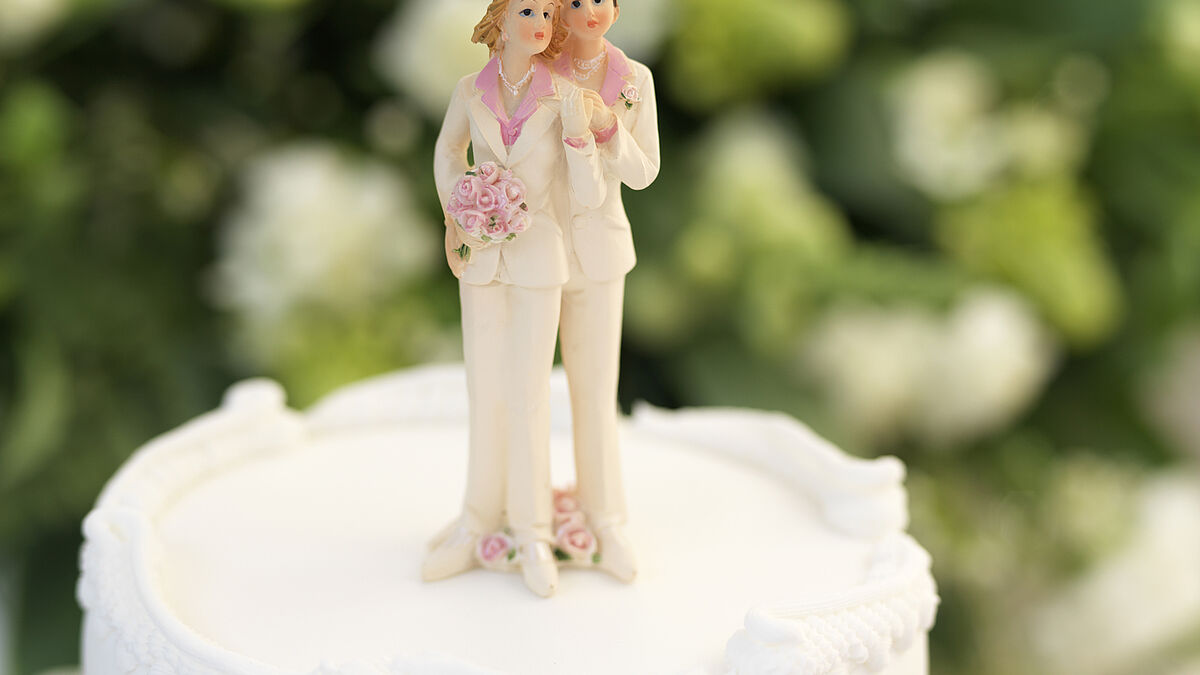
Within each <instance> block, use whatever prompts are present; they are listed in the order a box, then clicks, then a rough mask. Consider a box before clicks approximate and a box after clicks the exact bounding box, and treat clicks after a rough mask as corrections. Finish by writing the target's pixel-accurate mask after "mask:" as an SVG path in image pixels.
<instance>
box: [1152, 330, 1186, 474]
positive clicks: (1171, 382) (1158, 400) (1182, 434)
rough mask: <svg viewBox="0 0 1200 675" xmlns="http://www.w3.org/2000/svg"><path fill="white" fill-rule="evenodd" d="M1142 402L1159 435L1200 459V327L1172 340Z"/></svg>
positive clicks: (1183, 332) (1180, 334)
mask: <svg viewBox="0 0 1200 675" xmlns="http://www.w3.org/2000/svg"><path fill="white" fill-rule="evenodd" d="M1140 399H1141V405H1142V409H1143V410H1144V411H1145V412H1146V415H1147V416H1148V417H1149V418H1150V421H1151V422H1152V423H1153V424H1154V426H1155V427H1156V428H1157V429H1158V431H1159V433H1161V434H1162V435H1163V436H1164V437H1165V438H1166V439H1167V440H1168V441H1170V442H1171V443H1172V444H1174V445H1175V446H1176V447H1177V448H1178V449H1179V450H1183V451H1186V452H1191V453H1192V454H1194V455H1196V456H1197V457H1200V326H1193V327H1191V328H1189V329H1186V330H1184V331H1181V332H1180V333H1179V334H1177V335H1176V336H1174V338H1172V340H1171V341H1170V345H1169V347H1168V349H1167V354H1166V358H1165V359H1164V360H1163V362H1162V364H1161V365H1160V366H1159V367H1158V368H1155V369H1154V370H1153V372H1152V373H1151V374H1150V375H1149V376H1148V377H1147V378H1146V381H1145V382H1144V383H1143V385H1142V387H1141V396H1140Z"/></svg>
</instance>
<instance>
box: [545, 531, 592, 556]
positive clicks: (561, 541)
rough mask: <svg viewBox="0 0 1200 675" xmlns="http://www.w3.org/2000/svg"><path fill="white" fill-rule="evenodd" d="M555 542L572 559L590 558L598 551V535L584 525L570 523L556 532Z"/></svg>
mask: <svg viewBox="0 0 1200 675" xmlns="http://www.w3.org/2000/svg"><path fill="white" fill-rule="evenodd" d="M555 543H556V544H557V545H558V549H559V550H560V551H562V553H564V554H566V555H567V556H569V557H570V559H571V560H581V561H586V560H590V559H591V557H592V556H593V555H595V553H596V537H595V536H593V535H592V533H591V531H590V530H588V529H587V528H586V527H583V526H582V525H576V524H574V523H569V524H567V525H564V526H563V527H560V528H559V529H558V532H557V533H555Z"/></svg>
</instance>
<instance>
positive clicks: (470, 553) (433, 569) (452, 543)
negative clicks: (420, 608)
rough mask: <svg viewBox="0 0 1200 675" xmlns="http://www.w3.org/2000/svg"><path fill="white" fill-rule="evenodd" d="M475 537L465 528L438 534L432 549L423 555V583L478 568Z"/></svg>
mask: <svg viewBox="0 0 1200 675" xmlns="http://www.w3.org/2000/svg"><path fill="white" fill-rule="evenodd" d="M477 538H478V536H477V535H475V534H473V533H472V532H470V531H469V530H467V528H465V527H462V526H458V527H456V528H454V529H452V530H451V531H450V532H444V531H443V532H440V533H438V536H437V537H435V538H434V539H435V542H436V543H434V544H433V547H432V549H431V550H430V551H429V553H427V554H426V555H425V560H424V562H422V563H421V578H422V579H424V580H425V581H438V580H439V579H446V578H448V577H452V576H454V575H456V574H461V573H463V572H466V571H467V570H470V569H474V568H475V567H477V566H478V564H479V563H478V561H477V560H476V559H475V540H476V539H477Z"/></svg>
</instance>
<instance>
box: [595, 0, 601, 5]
mask: <svg viewBox="0 0 1200 675" xmlns="http://www.w3.org/2000/svg"><path fill="white" fill-rule="evenodd" d="M592 4H593V5H603V4H604V0H592Z"/></svg>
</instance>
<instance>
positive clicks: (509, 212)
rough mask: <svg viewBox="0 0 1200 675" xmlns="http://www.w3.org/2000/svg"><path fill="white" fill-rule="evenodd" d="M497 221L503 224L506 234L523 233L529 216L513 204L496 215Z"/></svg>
mask: <svg viewBox="0 0 1200 675" xmlns="http://www.w3.org/2000/svg"><path fill="white" fill-rule="evenodd" d="M497 219H498V220H500V221H502V222H503V223H504V231H505V233H507V234H520V233H522V232H524V231H525V228H526V226H527V225H528V222H529V216H527V215H526V214H525V212H524V211H522V210H521V207H520V206H517V205H515V204H509V205H508V206H505V207H504V210H503V211H501V212H500V213H499V214H498V216H497Z"/></svg>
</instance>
